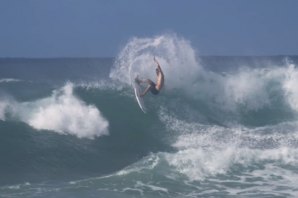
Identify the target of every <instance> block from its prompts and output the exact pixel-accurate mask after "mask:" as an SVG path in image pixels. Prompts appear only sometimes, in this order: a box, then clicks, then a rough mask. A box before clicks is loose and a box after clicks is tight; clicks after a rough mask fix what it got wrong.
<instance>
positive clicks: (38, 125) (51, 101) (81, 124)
mask: <svg viewBox="0 0 298 198" xmlns="http://www.w3.org/2000/svg"><path fill="white" fill-rule="evenodd" d="M73 87H74V85H73V84H72V83H66V85H65V86H64V87H62V88H61V89H58V90H55V91H54V92H53V94H52V95H51V96H50V97H48V98H43V99H38V100H35V101H30V102H17V101H14V100H10V101H9V102H8V101H7V100H6V102H1V103H0V119H2V120H5V119H6V118H7V116H6V113H7V112H8V114H10V115H11V116H10V117H11V119H16V120H21V121H23V122H25V123H27V124H29V125H30V126H31V127H33V128H35V129H37V130H50V131H54V132H57V133H60V134H71V135H75V136H77V137H79V138H90V139H92V138H95V137H99V136H102V135H108V133H109V132H108V127H109V122H108V121H107V120H106V119H105V118H104V117H103V116H102V114H101V112H100V111H99V110H98V109H97V108H96V107H95V106H93V105H87V104H85V103H84V102H83V101H82V100H80V99H79V98H77V97H76V96H75V95H74V94H73Z"/></svg>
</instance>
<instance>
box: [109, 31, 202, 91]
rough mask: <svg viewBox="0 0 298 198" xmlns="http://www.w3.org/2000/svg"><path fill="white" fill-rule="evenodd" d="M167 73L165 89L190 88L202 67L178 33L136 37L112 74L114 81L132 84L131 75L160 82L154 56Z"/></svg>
mask: <svg viewBox="0 0 298 198" xmlns="http://www.w3.org/2000/svg"><path fill="white" fill-rule="evenodd" d="M154 56H155V57H156V58H157V60H158V61H159V62H160V65H161V68H162V70H163V72H164V74H165V89H168V90H172V89H183V90H184V89H188V88H191V87H192V84H193V83H194V82H195V81H196V78H197V76H198V74H199V73H200V72H201V70H202V68H201V66H200V64H199V62H198V61H197V57H196V53H195V50H194V49H193V48H192V47H191V45H190V43H189V42H188V41H187V40H185V39H183V38H180V37H178V36H176V35H175V34H166V35H162V36H157V37H154V38H133V39H131V40H130V41H129V42H128V44H127V45H126V46H125V47H124V48H123V49H122V51H121V52H120V54H119V56H118V57H117V59H116V61H115V64H114V68H113V69H112V71H111V73H110V77H111V78H112V79H113V80H117V81H120V82H121V83H124V84H127V85H130V83H131V82H130V81H131V76H130V75H131V74H132V75H136V74H139V76H140V78H150V79H152V80H155V79H156V74H155V67H156V65H155V63H154V62H153V57H154Z"/></svg>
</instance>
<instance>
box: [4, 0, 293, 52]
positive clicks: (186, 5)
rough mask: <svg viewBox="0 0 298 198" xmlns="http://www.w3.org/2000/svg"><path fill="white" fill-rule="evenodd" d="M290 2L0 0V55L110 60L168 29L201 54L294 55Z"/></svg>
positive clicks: (252, 0)
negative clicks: (137, 39) (134, 42)
mask: <svg viewBox="0 0 298 198" xmlns="http://www.w3.org/2000/svg"><path fill="white" fill-rule="evenodd" d="M297 8H298V1H296V0H187V1H182V0H179V1H178V0H159V1H158V0H0V28H1V29H0V57H111V56H116V55H117V54H118V53H119V51H120V49H121V48H122V47H123V46H124V45H125V43H126V42H127V41H128V40H129V39H130V38H132V37H135V36H137V37H153V36H156V35H160V34H164V33H167V32H172V33H176V34H177V35H179V36H181V37H184V38H185V39H187V40H189V41H190V42H191V44H192V46H193V47H194V48H195V49H196V50H197V51H198V52H199V54H201V55H279V54H282V55H294V54H298V11H297Z"/></svg>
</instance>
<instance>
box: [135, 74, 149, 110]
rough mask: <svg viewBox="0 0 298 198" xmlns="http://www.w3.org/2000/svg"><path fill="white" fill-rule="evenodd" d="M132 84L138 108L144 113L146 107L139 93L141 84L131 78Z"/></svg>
mask: <svg viewBox="0 0 298 198" xmlns="http://www.w3.org/2000/svg"><path fill="white" fill-rule="evenodd" d="M132 85H133V89H134V92H135V96H136V99H137V102H138V105H139V107H140V109H141V110H142V111H143V112H144V113H146V107H145V105H144V101H143V98H142V97H141V96H140V94H141V86H140V85H139V84H138V83H137V82H135V80H133V83H132Z"/></svg>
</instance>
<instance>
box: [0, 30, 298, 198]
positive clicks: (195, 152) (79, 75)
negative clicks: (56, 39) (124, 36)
mask: <svg viewBox="0 0 298 198" xmlns="http://www.w3.org/2000/svg"><path fill="white" fill-rule="evenodd" d="M199 54H200V53H199V52H198V51H197V49H194V48H193V47H192V46H191V43H190V41H187V40H185V39H183V38H181V37H178V36H175V35H161V36H157V37H153V38H133V39H131V40H130V41H129V42H128V43H127V44H126V45H125V46H124V47H123V49H122V50H121V51H120V52H119V54H118V56H117V57H115V58H56V59H21V58H18V59H14V58H2V59H0V136H1V138H0V156H1V159H0V197H1V198H2V197H3V198H4V197H7V198H8V197H9V198H14V197H22V198H24V197H30V198H31V197H121V198H122V197H129V198H130V197H297V196H298V187H297V184H298V168H297V167H298V166H297V165H298V86H297V84H298V69H297V64H298V58H297V57H295V56H272V57H270V56H269V57H214V56H200V55H199ZM154 56H156V58H157V59H158V60H159V62H160V64H161V67H162V69H163V70H164V73H165V87H164V89H163V90H162V91H161V93H160V94H159V95H158V96H154V95H152V94H148V95H147V96H146V97H145V98H144V103H145V105H146V108H147V111H148V112H147V113H146V114H144V113H143V112H142V111H141V110H140V108H139V107H138V104H137V102H136V100H135V97H134V93H133V89H132V87H131V79H130V76H131V75H132V74H133V75H134V74H139V76H140V77H142V78H150V79H155V64H154V62H153V57H154Z"/></svg>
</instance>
